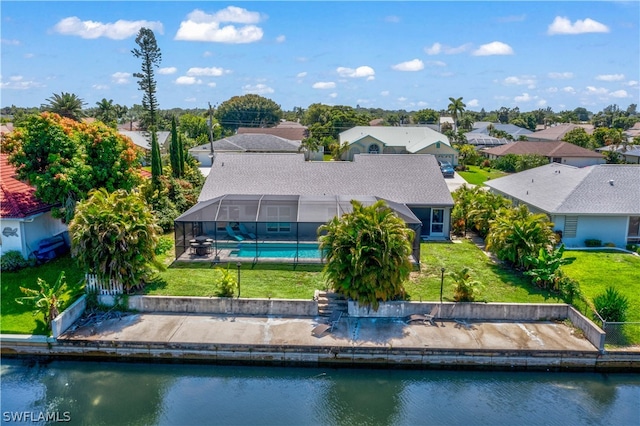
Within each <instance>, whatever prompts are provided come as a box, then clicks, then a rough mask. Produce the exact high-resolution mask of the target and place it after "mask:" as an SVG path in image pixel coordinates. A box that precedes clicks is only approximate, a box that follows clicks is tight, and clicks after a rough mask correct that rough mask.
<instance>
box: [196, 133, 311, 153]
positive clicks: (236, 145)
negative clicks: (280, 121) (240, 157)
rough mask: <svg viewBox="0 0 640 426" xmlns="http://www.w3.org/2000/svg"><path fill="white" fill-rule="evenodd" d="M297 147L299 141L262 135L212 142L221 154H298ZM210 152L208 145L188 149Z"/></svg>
mask: <svg viewBox="0 0 640 426" xmlns="http://www.w3.org/2000/svg"><path fill="white" fill-rule="evenodd" d="M299 147H300V142H299V141H292V140H289V139H284V138H281V137H278V136H274V135H268V134H263V133H260V134H252V133H250V134H239V135H233V136H229V137H227V138H224V139H220V140H217V141H214V142H213V149H214V150H215V151H221V152H229V151H231V152H298V148H299ZM210 150H211V146H210V144H208V143H206V144H203V145H200V146H197V147H194V148H191V149H190V151H205V152H209V151H210Z"/></svg>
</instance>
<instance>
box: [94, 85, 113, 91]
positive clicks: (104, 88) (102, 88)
mask: <svg viewBox="0 0 640 426" xmlns="http://www.w3.org/2000/svg"><path fill="white" fill-rule="evenodd" d="M91 88H93V89H96V90H108V89H109V86H107V85H106V84H94V85H93V86H91Z"/></svg>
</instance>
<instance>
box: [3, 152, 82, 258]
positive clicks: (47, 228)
mask: <svg viewBox="0 0 640 426" xmlns="http://www.w3.org/2000/svg"><path fill="white" fill-rule="evenodd" d="M0 188H1V190H0V229H1V231H0V251H1V252H2V253H6V252H8V251H13V250H17V251H19V252H20V253H22V256H23V257H24V258H25V259H28V258H29V257H31V255H32V254H33V253H34V251H35V250H37V249H38V243H39V242H40V241H41V240H43V239H46V238H51V237H54V236H58V235H61V234H62V236H64V238H65V242H66V243H67V245H68V244H69V241H68V237H67V236H66V232H65V231H66V230H67V226H66V225H65V224H63V223H62V221H61V220H60V219H55V218H53V216H52V215H51V208H52V206H50V205H48V204H45V203H43V202H42V201H40V200H38V199H37V198H36V197H35V195H34V193H35V188H34V187H32V186H30V185H28V184H26V183H24V182H21V181H19V180H18V179H17V178H16V176H15V168H14V167H13V166H12V165H11V164H9V163H8V161H7V154H0Z"/></svg>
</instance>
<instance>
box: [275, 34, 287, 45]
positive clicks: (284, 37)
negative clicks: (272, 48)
mask: <svg viewBox="0 0 640 426" xmlns="http://www.w3.org/2000/svg"><path fill="white" fill-rule="evenodd" d="M285 41H287V37H286V36H284V35H279V36H278V37H276V43H284V42H285Z"/></svg>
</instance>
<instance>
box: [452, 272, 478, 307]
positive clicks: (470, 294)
mask: <svg viewBox="0 0 640 426" xmlns="http://www.w3.org/2000/svg"><path fill="white" fill-rule="evenodd" d="M448 275H449V277H451V279H452V280H453V300H455V301H456V302H473V301H474V300H475V298H476V297H477V296H478V295H479V293H480V291H481V290H482V288H483V285H482V284H481V283H480V282H479V281H476V280H472V279H471V273H470V271H469V268H462V269H461V270H459V271H453V272H449V274H448Z"/></svg>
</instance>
